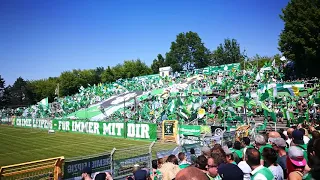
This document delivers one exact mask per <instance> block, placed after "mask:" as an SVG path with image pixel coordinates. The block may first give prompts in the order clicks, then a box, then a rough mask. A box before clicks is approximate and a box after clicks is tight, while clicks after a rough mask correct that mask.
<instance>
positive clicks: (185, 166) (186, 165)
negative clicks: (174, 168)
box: [179, 164, 190, 169]
mask: <svg viewBox="0 0 320 180" xmlns="http://www.w3.org/2000/svg"><path fill="white" fill-rule="evenodd" d="M189 166H190V164H180V165H179V168H180V169H184V168H187V167H189Z"/></svg>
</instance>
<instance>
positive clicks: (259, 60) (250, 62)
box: [240, 54, 282, 69]
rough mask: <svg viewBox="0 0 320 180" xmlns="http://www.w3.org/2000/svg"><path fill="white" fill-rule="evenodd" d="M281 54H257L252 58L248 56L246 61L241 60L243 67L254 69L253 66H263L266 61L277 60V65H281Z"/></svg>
mask: <svg viewBox="0 0 320 180" xmlns="http://www.w3.org/2000/svg"><path fill="white" fill-rule="evenodd" d="M280 57H281V56H280V54H276V55H274V56H260V55H258V54H256V55H255V56H253V57H252V58H248V59H247V60H246V61H241V62H240V65H241V69H252V67H257V66H258V69H260V68H262V67H263V66H264V64H265V63H266V62H269V63H272V61H273V60H275V63H276V65H277V66H279V65H281V63H282V62H281V60H280ZM244 66H245V67H244Z"/></svg>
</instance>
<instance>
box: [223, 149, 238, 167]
mask: <svg viewBox="0 0 320 180" xmlns="http://www.w3.org/2000/svg"><path fill="white" fill-rule="evenodd" d="M223 150H224V152H225V154H226V162H227V163H230V164H234V165H237V163H236V162H235V161H234V156H233V153H232V152H231V151H230V149H229V148H228V147H227V146H224V147H223Z"/></svg>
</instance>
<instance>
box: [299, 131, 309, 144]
mask: <svg viewBox="0 0 320 180" xmlns="http://www.w3.org/2000/svg"><path fill="white" fill-rule="evenodd" d="M299 131H301V132H302V134H303V142H304V144H308V142H309V141H310V138H309V137H308V136H309V134H308V131H306V130H305V129H304V128H300V129H299Z"/></svg>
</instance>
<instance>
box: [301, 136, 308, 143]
mask: <svg viewBox="0 0 320 180" xmlns="http://www.w3.org/2000/svg"><path fill="white" fill-rule="evenodd" d="M309 141H310V138H308V137H307V136H303V142H304V144H308V142H309Z"/></svg>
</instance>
